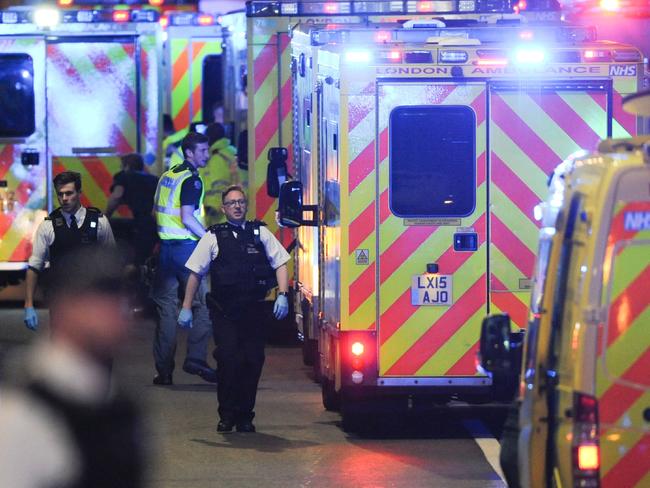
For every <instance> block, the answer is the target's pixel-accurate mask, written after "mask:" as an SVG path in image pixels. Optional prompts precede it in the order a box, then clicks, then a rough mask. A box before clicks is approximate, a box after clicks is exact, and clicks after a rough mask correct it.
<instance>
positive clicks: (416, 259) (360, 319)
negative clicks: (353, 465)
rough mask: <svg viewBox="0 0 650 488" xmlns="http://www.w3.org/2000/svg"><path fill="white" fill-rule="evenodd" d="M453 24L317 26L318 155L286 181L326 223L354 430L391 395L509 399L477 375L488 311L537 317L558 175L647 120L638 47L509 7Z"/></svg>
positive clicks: (338, 394) (284, 208) (334, 400)
mask: <svg viewBox="0 0 650 488" xmlns="http://www.w3.org/2000/svg"><path fill="white" fill-rule="evenodd" d="M500 20H501V21H500ZM448 23H449V26H447V25H446V24H445V22H444V20H440V19H435V21H432V22H429V25H423V24H422V23H420V22H418V21H414V22H412V23H409V22H407V23H403V24H400V25H398V26H394V27H392V28H386V29H383V28H381V27H378V28H376V29H374V32H373V33H372V36H373V39H372V41H369V40H368V39H366V40H365V41H362V40H360V41H359V43H357V42H355V38H356V37H359V36H362V35H361V34H355V31H354V29H347V30H346V29H335V30H328V29H323V30H322V31H319V32H312V33H311V34H310V36H309V37H310V39H311V41H310V42H311V48H312V49H317V56H311V57H310V58H307V59H306V60H305V62H304V64H305V66H313V72H312V73H311V75H310V76H312V77H313V80H314V81H313V83H312V84H311V85H312V86H314V87H315V88H314V90H313V92H312V93H311V94H304V93H301V94H297V95H296V97H295V98H296V100H297V101H300V100H310V101H311V103H309V101H308V102H306V103H304V104H303V105H302V107H301V108H299V109H298V110H296V112H298V113H303V114H308V115H306V116H304V117H302V123H303V125H302V126H300V127H297V128H296V133H299V134H302V133H303V132H309V133H310V134H311V135H310V136H309V137H310V139H309V138H305V139H303V140H304V144H305V145H304V146H303V145H301V146H300V147H299V148H298V150H297V152H298V153H300V154H304V151H305V150H307V151H308V152H310V156H309V157H302V158H301V159H300V160H299V161H298V162H297V169H296V175H297V176H298V175H299V177H300V180H301V181H292V182H288V183H285V185H283V188H282V190H281V194H280V204H279V209H280V221H281V223H283V224H285V225H299V224H301V222H303V221H304V220H309V221H311V222H310V223H311V224H312V225H313V224H316V225H317V227H316V229H317V231H316V232H315V233H313V234H312V241H311V242H310V243H309V245H305V244H304V243H302V242H299V244H298V251H297V252H298V256H299V257H298V263H300V264H301V265H302V264H303V263H304V264H305V265H306V266H307V268H306V269H305V270H304V274H301V273H303V270H302V269H301V270H300V271H299V276H306V277H308V278H310V279H311V286H312V289H311V290H308V291H303V283H302V282H299V283H298V285H297V286H298V289H299V290H300V293H301V296H300V301H301V302H304V305H306V306H303V310H302V312H303V314H305V313H308V314H310V316H311V318H310V320H312V323H313V324H314V325H315V328H316V329H317V335H316V337H317V340H318V358H317V361H318V365H319V371H320V375H321V376H322V381H321V386H322V392H323V401H324V404H325V406H326V408H337V407H338V406H340V407H341V409H342V414H343V421H344V426H346V425H349V426H353V425H354V424H356V423H357V420H359V419H361V418H363V416H364V415H365V414H366V413H367V411H368V409H370V408H373V407H374V406H376V405H377V404H378V402H377V401H376V400H377V399H378V398H379V399H382V398H397V399H398V401H399V402H401V403H402V405H403V406H404V407H405V408H416V407H417V406H418V404H423V405H428V404H430V403H431V402H447V401H449V400H450V399H457V398H458V399H465V400H469V401H486V400H488V399H492V398H494V397H495V395H497V396H498V395H501V394H502V393H503V392H501V391H499V390H500V384H494V382H493V379H492V377H491V376H490V375H487V374H477V373H476V367H475V356H476V352H477V349H478V345H479V336H480V328H481V320H482V318H483V316H484V315H485V314H486V313H487V312H493V313H494V312H498V311H507V312H508V313H509V314H510V315H511V317H512V323H513V329H516V330H518V329H520V328H525V327H526V322H527V306H526V303H527V302H528V299H529V295H530V288H531V284H532V281H531V278H532V273H533V265H534V256H535V248H536V236H537V233H538V228H539V223H538V222H537V220H536V219H535V216H534V208H535V206H536V205H537V203H538V202H539V201H540V200H542V199H543V197H544V195H545V193H546V184H547V179H548V175H549V174H550V173H551V171H552V170H553V168H554V167H555V166H556V165H557V162H558V161H561V160H562V159H563V157H564V156H565V155H566V154H568V153H572V152H574V151H575V150H577V149H579V148H595V147H596V145H597V144H598V141H599V140H600V139H603V138H607V137H611V136H614V137H629V136H631V135H634V134H636V133H637V130H638V127H637V123H638V121H637V119H636V118H635V117H633V116H630V115H628V114H626V113H625V112H623V111H622V110H621V109H620V99H621V97H622V96H624V95H627V94H630V93H634V92H636V91H637V90H638V87H639V86H640V85H641V83H642V68H643V65H642V57H641V53H640V52H639V51H638V50H637V49H635V48H633V47H630V46H625V45H620V44H616V43H611V42H604V41H597V40H596V39H595V35H594V32H593V30H591V29H589V28H584V27H573V26H565V25H561V24H555V25H554V24H537V23H532V22H531V23H527V22H525V21H524V20H522V19H520V18H519V19H518V18H516V17H511V16H509V15H505V14H503V15H495V16H493V17H491V18H490V17H489V16H486V17H485V22H480V21H477V20H476V19H474V20H471V21H468V20H465V21H463V20H461V19H458V18H453V19H449V20H448ZM370 27H372V26H370ZM321 38H322V39H323V43H322V44H320V43H319V39H321ZM359 38H360V39H361V37H359ZM303 41H304V39H303ZM303 44H304V42H303ZM300 49H302V48H297V50H296V54H297V57H296V58H295V59H296V60H297V61H296V62H295V64H294V66H295V71H296V73H297V74H296V76H297V77H301V76H303V75H302V73H303V72H304V73H305V75H304V76H307V72H308V70H307V69H304V70H303V68H302V61H301V60H300ZM303 52H305V51H303ZM305 57H306V56H305ZM302 85H303V86H308V85H309V83H306V82H305V83H303V84H302ZM299 107H300V106H299ZM307 125H308V126H309V127H306V126H307ZM303 140H300V144H303V142H302V141H303ZM314 141H316V142H315V143H316V146H314ZM307 211H309V212H307ZM301 232H303V231H301ZM307 232H308V231H307ZM301 253H303V254H301ZM314 263H317V266H316V265H315V264H314ZM314 269H316V271H315V270H314ZM310 273H311V277H309V275H310ZM315 290H317V295H318V297H319V300H318V309H316V307H314V305H313V303H315V302H314V301H313V300H311V301H310V299H309V298H310V293H309V292H310V291H311V295H312V297H313V295H315V293H314V291H315ZM303 320H304V319H303Z"/></svg>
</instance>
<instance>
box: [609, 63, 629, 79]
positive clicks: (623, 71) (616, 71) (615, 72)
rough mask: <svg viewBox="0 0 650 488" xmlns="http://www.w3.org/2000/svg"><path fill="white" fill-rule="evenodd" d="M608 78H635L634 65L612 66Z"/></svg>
mask: <svg viewBox="0 0 650 488" xmlns="http://www.w3.org/2000/svg"><path fill="white" fill-rule="evenodd" d="M609 76H636V64H613V65H611V66H610V67H609Z"/></svg>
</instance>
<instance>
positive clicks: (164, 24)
mask: <svg viewBox="0 0 650 488" xmlns="http://www.w3.org/2000/svg"><path fill="white" fill-rule="evenodd" d="M158 23H159V24H160V27H162V28H163V29H166V28H167V26H168V25H169V17H160V20H158Z"/></svg>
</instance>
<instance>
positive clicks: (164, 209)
mask: <svg viewBox="0 0 650 488" xmlns="http://www.w3.org/2000/svg"><path fill="white" fill-rule="evenodd" d="M181 148H182V150H183V155H184V157H185V161H184V162H183V163H182V164H180V165H178V166H175V167H173V168H171V169H169V170H168V171H166V172H165V173H163V174H162V176H161V177H160V180H159V181H158V188H157V189H156V197H155V212H156V223H157V226H158V236H159V237H160V241H161V245H160V257H159V262H158V268H157V270H156V274H155V277H154V282H153V291H152V298H153V301H154V302H155V303H156V309H157V311H158V324H157V327H156V333H155V337H154V345H153V355H154V361H155V364H156V371H157V374H156V376H154V379H153V383H154V384H155V385H170V384H172V373H173V371H174V354H175V352H176V326H177V324H176V315H177V313H178V288H179V286H180V287H181V290H185V284H186V282H187V278H188V276H189V274H190V272H189V271H188V270H187V269H186V268H185V262H186V261H187V259H188V258H189V256H190V254H192V251H193V250H194V248H195V247H196V244H197V242H198V240H199V239H200V238H201V237H202V236H203V235H204V234H205V228H204V226H203V215H202V213H203V182H202V181H201V178H200V176H199V174H198V168H203V167H205V165H206V163H207V161H208V157H209V151H208V138H207V137H206V136H204V135H203V134H199V133H197V132H189V133H188V134H187V135H186V136H185V137H184V138H183V142H182V144H181ZM199 288H200V290H199V293H198V294H196V296H195V293H194V292H192V295H190V296H189V297H188V299H189V301H190V302H189V303H190V305H188V307H190V306H191V307H192V308H193V310H194V313H195V315H196V324H195V327H194V328H192V330H191V331H190V333H189V335H188V339H187V354H186V359H185V362H184V363H183V370H184V371H185V372H186V373H190V374H196V375H199V376H200V377H201V378H203V379H204V380H206V381H209V382H215V381H216V373H215V371H214V370H213V369H212V368H210V367H209V366H208V364H207V362H206V361H205V358H206V354H207V345H208V341H209V339H210V331H211V328H210V319H209V316H208V309H207V307H206V304H205V286H204V284H203V283H201V284H200V287H199ZM193 299H194V301H193V304H192V300H193Z"/></svg>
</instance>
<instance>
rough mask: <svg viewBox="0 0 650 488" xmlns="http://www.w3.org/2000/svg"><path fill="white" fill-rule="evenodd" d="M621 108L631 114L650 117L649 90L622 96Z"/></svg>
mask: <svg viewBox="0 0 650 488" xmlns="http://www.w3.org/2000/svg"><path fill="white" fill-rule="evenodd" d="M623 110H625V111H626V112H628V113H631V114H633V115H637V116H641V117H650V90H643V91H640V92H639V93H634V94H632V95H628V96H626V97H625V98H623Z"/></svg>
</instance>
